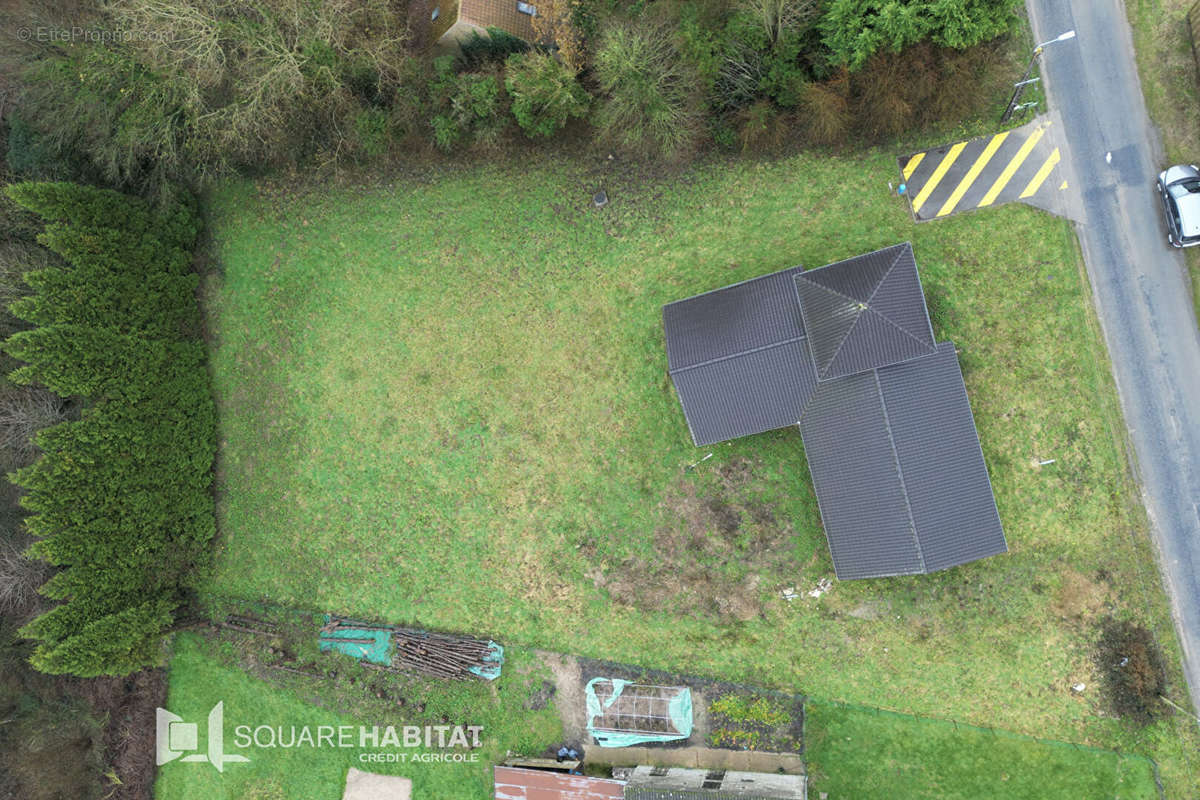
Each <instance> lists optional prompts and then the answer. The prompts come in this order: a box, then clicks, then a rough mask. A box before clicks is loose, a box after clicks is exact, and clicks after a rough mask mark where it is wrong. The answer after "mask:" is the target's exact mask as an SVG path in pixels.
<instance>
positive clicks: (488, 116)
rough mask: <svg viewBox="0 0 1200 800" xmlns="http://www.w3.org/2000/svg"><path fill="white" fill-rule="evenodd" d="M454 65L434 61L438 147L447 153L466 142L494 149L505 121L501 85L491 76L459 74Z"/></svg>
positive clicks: (450, 60) (449, 59)
mask: <svg viewBox="0 0 1200 800" xmlns="http://www.w3.org/2000/svg"><path fill="white" fill-rule="evenodd" d="M453 65H454V61H453V57H452V56H442V57H440V58H438V59H436V60H435V61H434V79H433V81H432V82H431V87H432V88H431V91H432V95H433V99H432V104H431V105H432V106H433V108H435V109H437V110H438V111H437V113H436V114H435V115H434V116H433V118H432V119H431V120H430V126H431V127H432V129H433V141H434V144H435V145H436V146H437V147H438V148H439V149H440V150H443V151H445V152H449V151H450V150H451V149H453V147H454V145H455V144H457V143H458V142H459V141H461V140H462V139H464V138H469V139H470V140H471V142H472V143H473V144H476V145H481V146H484V147H489V146H494V145H495V144H496V143H497V142H498V141H499V138H500V135H501V133H502V132H503V130H504V121H505V117H504V113H503V111H504V109H503V105H502V103H501V96H500V82H499V81H498V80H497V79H496V76H495V75H491V74H481V73H469V72H468V73H462V74H455V72H454V69H453Z"/></svg>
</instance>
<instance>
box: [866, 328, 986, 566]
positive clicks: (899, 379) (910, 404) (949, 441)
mask: <svg viewBox="0 0 1200 800" xmlns="http://www.w3.org/2000/svg"><path fill="white" fill-rule="evenodd" d="M879 381H880V387H881V389H882V392H883V398H884V402H885V404H886V407H887V415H888V420H889V422H890V425H891V431H892V441H893V442H894V444H895V447H896V453H897V455H898V456H899V459H900V464H901V467H902V469H903V475H904V486H905V488H906V490H907V492H908V503H909V507H910V508H911V509H912V515H913V521H914V523H915V524H916V530H917V538H918V540H919V541H920V545H921V552H922V553H923V554H924V557H925V569H926V571H928V572H933V571H935V570H939V569H946V568H947V567H954V566H958V565H959V564H965V563H967V562H969V561H975V560H976V559H980V558H985V557H987V556H993V555H997V554H999V553H1004V552H1007V550H1008V546H1007V544H1006V542H1005V539H1004V530H1003V528H1002V527H1001V524H1000V514H999V512H998V511H997V510H996V500H995V498H994V496H993V494H992V484H991V480H990V479H989V477H988V472H987V465H986V464H985V463H984V460H983V452H982V450H981V448H980V446H979V435H978V434H977V433H976V430H975V420H974V418H973V417H972V415H971V406H970V403H969V402H968V400H967V390H966V386H965V385H964V384H963V379H962V371H961V370H960V369H959V365H958V357H957V356H956V355H955V352H954V345H953V344H952V343H950V342H943V343H941V344H939V345H938V348H937V354H936V355H933V356H929V357H928V358H922V359H918V360H916V361H911V362H909V363H907V364H902V365H899V366H896V367H888V368H887V369H881V370H879Z"/></svg>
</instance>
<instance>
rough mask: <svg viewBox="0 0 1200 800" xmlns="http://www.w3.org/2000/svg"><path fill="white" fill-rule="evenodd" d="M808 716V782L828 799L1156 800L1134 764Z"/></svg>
mask: <svg viewBox="0 0 1200 800" xmlns="http://www.w3.org/2000/svg"><path fill="white" fill-rule="evenodd" d="M807 711H808V727H807V730H809V731H810V732H811V733H810V734H809V738H808V753H807V756H808V765H809V771H810V775H811V776H812V780H813V782H814V785H817V786H819V787H820V789H821V791H824V792H827V793H828V794H829V796H830V797H831V798H837V797H856V798H881V800H882V799H883V798H889V797H937V798H941V800H969V799H970V798H979V797H1004V798H1011V800H1042V799H1043V798H1049V797H1062V798H1068V797H1096V798H1099V797H1118V798H1126V799H1127V800H1135V799H1136V800H1157V798H1158V796H1159V795H1158V789H1157V788H1156V787H1155V785H1154V769H1153V766H1152V765H1151V763H1150V762H1149V761H1148V760H1147V759H1145V758H1143V757H1141V756H1130V755H1122V754H1118V753H1112V752H1097V751H1094V750H1089V749H1081V748H1077V747H1074V746H1072V745H1069V744H1063V743H1056V742H1037V741H1033V740H1030V739H1026V738H1021V737H1016V736H1013V735H1011V734H1008V733H1006V732H1004V731H999V732H992V731H989V730H985V729H980V728H970V727H967V726H965V725H954V724H952V723H949V722H944V721H941V720H917V719H913V718H911V717H905V716H901V715H898V714H891V713H888V712H879V713H875V712H872V711H871V710H870V709H854V708H845V707H841V706H837V705H833V704H827V703H821V702H814V703H809V704H808V706H807Z"/></svg>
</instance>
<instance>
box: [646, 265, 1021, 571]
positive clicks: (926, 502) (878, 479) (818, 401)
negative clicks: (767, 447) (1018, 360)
mask: <svg viewBox="0 0 1200 800" xmlns="http://www.w3.org/2000/svg"><path fill="white" fill-rule="evenodd" d="M788 282H792V283H794V287H792V288H793V291H792V292H789V291H788V288H789V287H788V286H787V285H786V284H787V283H788ZM663 327H664V329H665V331H666V338H667V362H668V369H669V372H670V374H671V378H672V380H673V381H674V383H675V389H676V392H677V393H678V395H679V399H680V402H681V404H682V405H683V410H684V415H685V416H686V417H687V421H688V428H689V429H690V430H691V433H692V438H693V440H694V441H695V442H696V444H697V445H705V444H712V443H715V442H719V441H724V440H726V439H732V438H735V437H738V436H744V435H747V434H752V433H760V432H763V431H767V430H772V429H774V428H782V427H786V426H789V425H792V424H796V423H799V425H800V429H801V434H802V436H803V437H804V449H805V453H806V454H807V456H808V461H809V468H810V472H811V473H812V477H813V484H814V486H815V489H816V494H817V500H818V503H819V504H820V508H821V518H822V520H823V521H824V524H825V532H826V536H827V538H828V539H829V547H830V551H831V553H832V554H833V561H834V567H835V569H836V571H837V574H838V577H839V578H843V579H846V578H871V577H883V576H889V575H908V574H914V573H924V572H932V571H934V570H939V569H944V568H946V567H952V566H956V565H958V564H964V563H966V562H968V561H974V560H975V559H979V558H984V557H986V556H990V555H996V554H997V553H1003V552H1005V551H1006V550H1007V546H1006V544H1005V541H1004V532H1003V530H1002V528H1001V526H1000V517H999V514H998V513H997V511H996V501H995V498H994V497H993V496H992V489H991V481H990V480H989V479H988V474H987V466H986V465H985V463H984V460H983V453H982V451H981V449H980V446H979V437H978V434H977V433H976V430H975V422H974V418H973V417H972V416H971V407H970V404H969V403H968V401H967V394H966V388H965V386H964V384H963V380H962V373H961V371H960V370H959V367H958V359H957V356H956V355H955V352H954V346H953V345H951V344H949V343H943V344H940V345H938V344H935V343H934V337H933V328H932V326H931V324H930V321H929V312H928V309H927V308H926V305H925V298H924V295H923V293H922V291H921V282H920V277H919V276H918V275H917V266H916V260H915V258H914V257H913V252H912V245H911V244H908V243H904V244H899V245H895V246H893V247H888V248H885V249H883V250H878V251H876V252H874V253H867V254H865V255H862V256H858V257H855V258H851V259H847V260H846V261H839V262H837V263H835V264H830V265H829V266H826V267H822V268H820V269H816V270H812V271H810V272H800V270H799V268H798V267H797V268H792V269H787V270H783V271H781V272H776V273H773V274H771V275H764V276H762V277H761V278H756V279H754V280H750V281H745V282H744V283H739V284H734V285H733V286H727V287H725V288H723V289H717V290H715V291H712V292H708V293H707V294H703V295H698V296H696V297H692V298H688V299H687V300H681V301H679V302H676V303H671V304H670V305H667V306H665V307H664V308H663Z"/></svg>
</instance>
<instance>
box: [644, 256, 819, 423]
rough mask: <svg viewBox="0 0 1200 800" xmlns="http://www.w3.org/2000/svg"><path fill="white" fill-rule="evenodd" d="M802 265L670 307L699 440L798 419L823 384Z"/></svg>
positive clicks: (671, 348) (675, 351)
mask: <svg viewBox="0 0 1200 800" xmlns="http://www.w3.org/2000/svg"><path fill="white" fill-rule="evenodd" d="M799 273H800V268H799V267H794V268H791V269H785V270H781V271H780V272H775V273H772V274H770V275H763V276H761V277H758V278H753V279H751V280H748V281H744V282H742V283H736V284H734V285H732V286H726V287H725V288H723V289H717V290H716V291H712V292H706V293H704V294H700V295H696V296H695V297H689V298H687V299H686V300H679V301H677V302H674V303H670V304H668V305H666V306H664V307H663V327H664V329H665V330H666V334H667V366H668V370H669V372H670V374H671V378H672V380H673V381H674V382H675V389H676V391H677V392H678V394H679V400H680V402H681V403H682V404H683V408H684V416H685V417H686V418H687V421H688V428H689V430H690V431H691V434H692V439H693V440H694V441H695V442H696V444H697V445H705V444H712V443H714V442H723V441H725V440H727V439H735V438H737V437H739V436H747V435H749V434H752V433H762V432H763V431H770V430H775V429H776V428H782V427H785V426H787V425H794V424H795V423H796V422H797V421H799V419H800V414H801V413H802V412H803V410H804V404H805V403H806V402H807V401H808V398H809V396H810V395H811V394H812V392H813V390H814V389H815V388H816V385H817V375H816V372H815V371H814V370H813V367H812V360H811V359H810V357H809V355H808V345H807V344H806V343H805V341H804V323H803V320H802V318H801V316H800V308H799V304H798V300H797V297H796V286H795V283H794V282H793V279H794V277H795V276H796V275H798V274H799Z"/></svg>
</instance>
